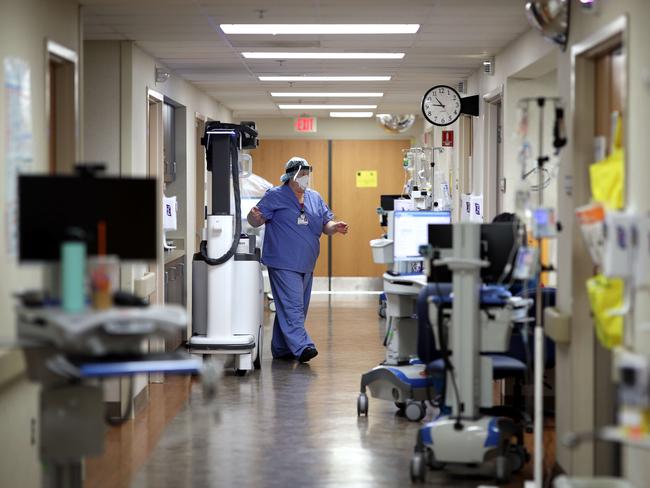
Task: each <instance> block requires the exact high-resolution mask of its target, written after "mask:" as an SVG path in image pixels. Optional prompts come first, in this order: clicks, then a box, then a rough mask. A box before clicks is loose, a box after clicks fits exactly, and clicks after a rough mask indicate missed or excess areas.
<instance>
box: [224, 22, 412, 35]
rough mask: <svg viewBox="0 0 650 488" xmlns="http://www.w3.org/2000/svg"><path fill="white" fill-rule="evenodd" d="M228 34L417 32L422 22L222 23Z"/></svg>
mask: <svg viewBox="0 0 650 488" xmlns="http://www.w3.org/2000/svg"><path fill="white" fill-rule="evenodd" d="M219 27H221V30H222V31H224V33H226V34H266V35H277V34H315V35H317V34H415V33H416V32H417V31H418V30H419V29H420V24H221V25H220V26H219Z"/></svg>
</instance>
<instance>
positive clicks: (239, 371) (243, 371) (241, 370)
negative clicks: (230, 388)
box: [235, 369, 246, 376]
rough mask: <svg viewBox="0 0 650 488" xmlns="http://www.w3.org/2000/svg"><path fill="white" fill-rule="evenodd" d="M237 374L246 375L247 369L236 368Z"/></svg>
mask: <svg viewBox="0 0 650 488" xmlns="http://www.w3.org/2000/svg"><path fill="white" fill-rule="evenodd" d="M235 375H237V376H246V370H245V369H236V370H235Z"/></svg>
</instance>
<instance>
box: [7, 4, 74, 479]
mask: <svg viewBox="0 0 650 488" xmlns="http://www.w3.org/2000/svg"><path fill="white" fill-rule="evenodd" d="M46 39H50V40H53V41H56V42H57V43H59V44H62V45H64V46H66V47H68V48H69V49H72V50H74V51H77V52H78V51H79V16H78V8H77V5H76V2H73V1H69V0H3V1H2V2H0V62H3V60H4V59H5V58H6V57H9V56H11V57H18V58H21V59H23V60H25V61H27V62H28V63H29V66H30V69H31V99H32V109H31V115H32V123H33V151H34V159H33V162H32V163H31V166H30V169H29V170H30V171H34V172H44V171H47V167H48V144H47V139H46V135H47V120H46V117H45V115H44V114H45V67H46V52H45V40H46ZM4 103H5V88H4V68H3V67H2V66H0V158H2V166H3V170H2V171H0V202H2V203H0V208H2V211H1V212H0V271H1V272H0V274H1V276H2V279H1V280H0V337H2V338H8V337H13V336H14V335H15V315H14V310H13V306H14V300H13V297H12V295H13V293H14V292H16V291H19V290H22V289H26V288H43V286H44V274H43V270H42V267H40V266H19V265H18V262H17V260H16V257H15V256H10V255H9V254H8V248H7V246H6V243H7V235H6V221H5V219H6V215H5V211H4V210H5V198H6V193H5V191H6V187H7V185H8V184H9V182H7V181H6V172H5V170H4V165H5V149H6V143H7V141H6V140H5V130H6V126H5V123H6V107H5V105H4ZM0 372H2V375H0V376H1V378H0V412H2V415H1V416H0V439H2V442H3V449H2V455H1V456H0V486H20V487H37V486H40V484H41V482H40V479H41V464H40V463H39V461H38V439H37V438H34V439H33V438H32V431H33V429H35V431H36V432H38V428H39V425H38V421H39V418H38V394H37V393H38V388H37V387H36V386H34V385H32V384H31V383H28V382H27V380H26V379H25V377H24V368H23V362H22V355H21V354H20V353H18V352H15V351H14V352H8V351H7V350H0ZM5 373H7V374H5ZM32 423H33V424H32Z"/></svg>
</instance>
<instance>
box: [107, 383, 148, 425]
mask: <svg viewBox="0 0 650 488" xmlns="http://www.w3.org/2000/svg"><path fill="white" fill-rule="evenodd" d="M148 402H149V385H147V386H145V387H144V388H143V389H142V391H140V393H138V394H137V395H136V396H135V398H134V399H133V412H132V417H134V416H137V415H138V414H139V413H141V412H142V410H144V409H145V408H146V407H147V403H148ZM104 408H105V409H106V416H107V417H108V418H111V419H119V418H121V417H122V415H123V412H122V404H121V403H120V402H104Z"/></svg>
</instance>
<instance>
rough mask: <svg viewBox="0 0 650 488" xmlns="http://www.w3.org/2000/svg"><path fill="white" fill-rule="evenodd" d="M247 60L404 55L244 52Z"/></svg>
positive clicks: (396, 56)
mask: <svg viewBox="0 0 650 488" xmlns="http://www.w3.org/2000/svg"><path fill="white" fill-rule="evenodd" d="M241 55H242V56H244V57H245V58H247V59H402V58H403V57H404V53H323V52H312V53H297V52H290V53H280V52H277V53H276V52H244V53H241Z"/></svg>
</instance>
